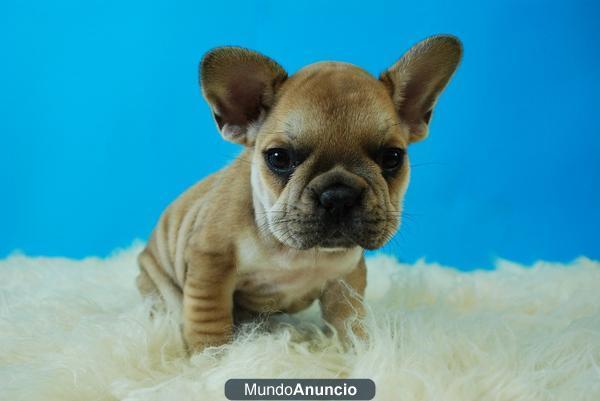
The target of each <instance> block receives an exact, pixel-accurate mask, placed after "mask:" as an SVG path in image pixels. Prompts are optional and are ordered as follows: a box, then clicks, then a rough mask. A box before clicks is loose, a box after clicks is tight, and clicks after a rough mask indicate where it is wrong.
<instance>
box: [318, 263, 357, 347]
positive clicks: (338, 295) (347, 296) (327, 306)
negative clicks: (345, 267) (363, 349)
mask: <svg viewBox="0 0 600 401" xmlns="http://www.w3.org/2000/svg"><path fill="white" fill-rule="evenodd" d="M366 286H367V268H366V264H365V258H364V256H363V257H362V258H361V259H360V262H359V263H358V265H357V266H356V268H355V269H354V270H352V271H351V272H350V273H348V274H347V275H346V276H344V277H343V278H341V279H338V280H333V281H330V282H329V283H327V285H326V287H325V289H324V290H323V293H322V294H321V297H320V298H319V301H320V302H321V312H322V314H323V318H324V319H325V320H326V321H327V322H328V323H330V324H331V325H332V326H333V327H335V329H336V330H337V332H338V335H339V337H340V339H341V340H342V342H344V343H347V340H348V328H350V329H351V330H352V331H353V332H354V334H356V335H357V336H359V337H361V338H366V333H365V332H364V329H363V327H362V319H363V317H364V316H365V307H364V305H363V296H364V293H365V287H366ZM349 319H350V321H349Z"/></svg>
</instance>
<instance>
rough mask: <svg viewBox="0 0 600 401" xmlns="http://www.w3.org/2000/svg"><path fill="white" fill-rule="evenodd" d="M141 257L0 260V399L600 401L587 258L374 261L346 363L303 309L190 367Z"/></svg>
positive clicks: (591, 270) (252, 329)
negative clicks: (298, 393)
mask: <svg viewBox="0 0 600 401" xmlns="http://www.w3.org/2000/svg"><path fill="white" fill-rule="evenodd" d="M139 250H140V245H139V244H138V245H136V246H133V247H132V248H130V249H127V250H124V251H120V252H117V253H115V254H114V255H113V256H112V257H110V258H107V259H97V258H89V259H85V260H82V261H75V260H68V259H60V258H29V257H25V256H20V255H15V256H12V257H9V258H8V259H6V260H4V261H0V283H1V284H0V399H1V400H7V401H17V400H35V401H38V400H39V401H54V400H77V401H82V400H129V401H133V400H140V401H142V400H144V401H151V400H174V401H186V400H202V401H210V400H221V399H223V398H224V396H223V383H224V382H225V381H226V380H227V379H229V378H242V377H253V378H269V377H277V378H281V377H288V378H312V377H315V378H317V377H358V378H371V379H373V380H374V381H375V383H376V385H377V395H376V399H378V400H390V401H392V400H403V401H404V400H407V401H408V400H435V401H443V400H456V401H459V400H460V401H469V400H473V401H481V400H498V401H500V400H511V401H517V400H565V401H578V400H590V401H598V400H600V263H598V262H595V261H591V260H589V259H586V258H579V259H577V260H575V261H574V262H573V263H571V264H568V265H562V264H553V263H545V262H539V263H536V264H535V265H534V266H532V267H528V268H524V267H522V266H519V265H516V264H514V263H510V262H507V261H499V262H498V265H497V268H496V270H494V271H479V272H471V273H464V272H458V271H456V270H453V269H451V268H447V267H442V266H438V265H435V264H428V263H425V262H423V261H420V262H417V263H416V264H414V265H404V264H399V263H397V262H395V261H394V260H393V259H392V258H389V257H385V256H379V257H375V258H372V259H370V260H369V265H370V267H369V285H368V292H367V299H368V303H369V306H370V318H369V319H368V322H367V324H368V329H369V331H370V335H371V338H372V342H371V343H370V344H369V345H367V344H362V343H357V344H356V347H355V349H354V351H352V352H347V353H345V352H343V351H342V350H341V349H340V347H339V345H338V343H337V342H336V341H335V339H332V338H329V337H326V336H325V335H323V334H322V332H321V330H320V329H319V325H320V324H321V323H320V322H319V318H318V309H316V308H315V306H316V305H313V308H311V309H310V310H308V311H306V312H303V313H302V314H300V315H296V316H294V318H288V319H279V321H278V322H272V323H270V324H268V325H264V326H260V327H259V326H257V325H255V326H248V327H246V328H245V331H244V333H243V334H241V335H240V336H238V339H237V340H236V342H235V343H233V344H231V345H228V346H225V347H222V348H220V349H210V350H207V351H205V352H204V353H202V354H197V355H195V356H193V357H192V358H191V359H190V358H187V357H186V356H185V355H184V353H183V351H182V345H181V341H180V339H179V335H178V328H177V324H176V323H175V322H172V321H170V320H169V318H168V317H166V316H159V317H158V318H156V319H154V320H152V321H151V320H150V319H149V318H148V310H147V305H144V304H143V303H142V301H141V300H140V297H139V296H138V294H137V292H136V289H135V287H134V277H135V275H136V269H137V268H136V263H135V256H136V253H137V252H138V251H139ZM310 322H313V323H317V324H316V325H315V324H312V323H310ZM267 326H268V327H267Z"/></svg>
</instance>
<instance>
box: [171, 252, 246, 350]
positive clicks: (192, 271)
mask: <svg viewBox="0 0 600 401" xmlns="http://www.w3.org/2000/svg"><path fill="white" fill-rule="evenodd" d="M186 263H187V274H186V280H185V285H184V289H183V337H184V340H185V341H186V343H187V346H188V348H189V350H190V351H192V352H195V351H202V350H203V349H204V348H206V347H208V346H217V345H222V344H225V343H227V342H229V341H230V340H231V337H232V333H233V292H234V287H235V268H234V264H233V258H232V254H231V253H212V252H206V251H200V250H197V249H195V248H194V247H189V248H188V249H187V251H186Z"/></svg>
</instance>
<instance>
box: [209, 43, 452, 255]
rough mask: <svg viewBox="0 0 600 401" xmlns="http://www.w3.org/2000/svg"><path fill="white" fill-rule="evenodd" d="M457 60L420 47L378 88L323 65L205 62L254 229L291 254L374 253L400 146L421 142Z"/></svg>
mask: <svg viewBox="0 0 600 401" xmlns="http://www.w3.org/2000/svg"><path fill="white" fill-rule="evenodd" d="M460 53H461V47H460V43H459V42H458V41H457V40H456V39H455V38H453V37H434V38H430V39H428V40H425V41H423V42H421V43H419V44H418V45H416V46H415V47H414V48H413V49H411V50H410V51H409V52H408V53H407V54H406V55H405V56H404V57H403V58H401V59H400V61H398V62H397V63H396V64H395V65H394V66H392V67H391V68H390V69H388V70H387V71H386V72H384V73H383V74H382V75H381V77H380V78H379V79H376V78H374V77H373V76H371V75H370V74H369V73H367V72H366V71H364V70H362V69H360V68H358V67H355V66H352V65H350V64H345V63H333V62H326V63H318V64H313V65H311V66H308V67H306V68H304V69H302V70H300V71H299V72H297V73H296V74H294V75H292V76H291V77H287V75H286V74H285V72H284V71H283V69H282V68H281V67H280V66H279V65H278V64H276V63H275V62H274V61H272V60H270V59H267V58H266V57H264V56H261V55H259V54H257V53H254V52H250V51H247V50H244V49H240V48H220V49H216V50H214V51H213V52H211V53H209V54H208V55H207V56H206V57H205V59H204V60H203V63H202V65H201V68H202V70H201V79H202V87H203V91H204V95H205V97H206V98H207V100H208V101H209V103H210V104H211V106H212V107H213V112H214V115H215V120H216V122H217V125H218V126H219V129H220V130H221V133H222V134H223V136H224V137H225V138H227V139H229V140H232V141H235V142H240V143H244V144H246V145H247V146H251V147H253V149H254V152H253V160H252V189H253V199H254V207H255V211H254V212H255V217H256V221H257V224H258V225H259V228H261V229H262V230H268V231H269V232H270V233H271V234H272V235H274V236H275V237H276V238H277V239H278V240H279V241H280V242H282V243H283V244H285V245H288V246H290V247H293V248H296V249H309V248H313V247H319V248H325V249H339V248H351V247H355V246H360V247H362V248H365V249H375V248H378V247H380V246H382V245H383V244H385V242H386V241H387V240H388V239H390V238H391V236H392V235H393V234H394V233H395V231H396V230H397V228H398V226H399V224H400V217H401V212H402V198H403V196H404V192H405V190H406V187H407V185H408V180H409V174H410V167H409V161H408V155H407V148H408V145H409V144H410V143H412V142H415V141H417V140H420V139H422V138H424V137H425V136H426V135H427V126H428V123H429V120H430V117H431V112H432V109H433V106H434V104H435V101H436V99H437V96H438V95H439V93H440V92H441V91H442V89H443V88H444V87H445V86H446V84H447V82H448V80H449V79H450V76H451V75H452V73H453V72H454V70H455V68H456V66H457V65H458V61H459V59H460Z"/></svg>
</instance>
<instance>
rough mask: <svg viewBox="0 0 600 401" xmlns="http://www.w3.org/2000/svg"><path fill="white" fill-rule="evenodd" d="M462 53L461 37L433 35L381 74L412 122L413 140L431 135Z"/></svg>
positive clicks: (404, 115) (401, 112)
mask: <svg viewBox="0 0 600 401" xmlns="http://www.w3.org/2000/svg"><path fill="white" fill-rule="evenodd" d="M461 56H462V44H461V43H460V41H459V40H458V38H456V37H454V36H446V35H440V36H432V37H430V38H427V39H425V40H423V41H422V42H419V43H417V44H416V45H415V46H413V47H412V48H411V49H410V50H409V51H408V52H406V53H405V54H404V56H402V58H401V59H400V60H398V61H397V62H396V63H395V64H394V65H393V66H391V67H390V68H389V69H388V70H387V71H385V72H383V73H382V74H381V76H380V77H379V79H380V80H381V81H382V82H383V83H384V84H385V85H386V86H387V88H388V90H389V91H390V93H391V95H392V99H393V101H394V104H395V105H396V110H398V113H399V115H400V117H401V118H402V120H403V121H404V122H406V123H408V126H409V130H410V141H411V142H416V141H420V140H421V139H424V138H425V137H427V133H428V131H429V121H430V119H431V113H432V112H433V107H434V106H435V102H436V100H437V98H438V96H439V95H440V93H441V92H442V91H443V90H444V88H445V87H446V85H447V84H448V81H450V78H451V77H452V74H454V71H455V70H456V67H458V64H459V62H460V59H461Z"/></svg>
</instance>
